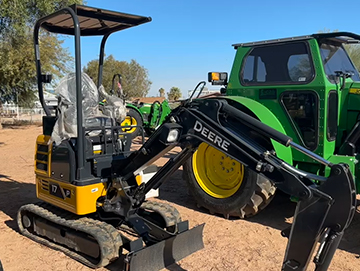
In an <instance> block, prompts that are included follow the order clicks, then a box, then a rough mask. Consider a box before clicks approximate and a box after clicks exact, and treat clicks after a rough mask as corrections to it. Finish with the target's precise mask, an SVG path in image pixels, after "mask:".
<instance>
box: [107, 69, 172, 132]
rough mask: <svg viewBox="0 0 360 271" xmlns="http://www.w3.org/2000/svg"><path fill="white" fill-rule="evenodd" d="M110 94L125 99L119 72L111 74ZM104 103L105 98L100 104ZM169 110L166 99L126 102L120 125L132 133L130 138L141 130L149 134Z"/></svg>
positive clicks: (160, 122) (162, 120)
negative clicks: (151, 101) (160, 100)
mask: <svg viewBox="0 0 360 271" xmlns="http://www.w3.org/2000/svg"><path fill="white" fill-rule="evenodd" d="M116 82H117V84H116ZM116 85H117V87H116ZM110 95H111V96H115V97H119V98H121V99H123V100H124V101H125V95H124V92H123V89H122V86H121V74H118V73H116V74H114V75H113V78H112V85H111V90H110ZM105 104H106V99H103V100H102V101H101V102H100V105H101V106H103V105H105ZM170 112H171V108H170V106H169V103H168V101H167V100H164V101H163V102H162V103H161V102H159V101H155V102H153V103H139V102H138V101H135V102H132V103H129V102H127V103H126V118H125V119H124V121H123V122H122V123H121V125H122V126H126V128H124V129H123V131H124V132H127V133H130V134H132V138H135V137H136V136H138V135H142V133H143V131H145V133H146V135H147V136H150V135H151V134H152V133H153V132H154V131H155V130H156V129H157V128H158V127H159V126H160V125H161V124H162V123H163V122H164V120H165V118H166V116H167V115H168V114H169V113H170Z"/></svg>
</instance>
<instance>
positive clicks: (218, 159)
mask: <svg viewBox="0 0 360 271" xmlns="http://www.w3.org/2000/svg"><path fill="white" fill-rule="evenodd" d="M357 43H360V36H359V35H357V34H353V33H348V32H337V33H322V34H313V35H308V36H301V37H292V38H285V39H276V40H267V41H261V42H251V43H242V44H235V45H233V46H234V48H235V50H236V55H235V59H234V63H233V67H232V70H231V73H230V76H229V78H228V75H227V73H217V72H211V73H209V82H211V83H212V84H213V85H222V86H224V87H223V88H221V90H220V92H221V93H222V94H223V95H224V96H225V97H226V99H227V100H228V102H229V103H231V104H232V105H233V106H235V107H236V108H238V109H240V110H242V111H243V112H245V113H247V114H249V115H251V116H253V117H255V118H256V119H258V120H260V121H261V122H263V123H265V124H267V125H269V126H271V127H273V128H275V129H276V130H278V131H280V132H282V133H284V134H286V135H288V136H289V137H291V138H293V140H294V142H296V143H297V144H299V145H301V146H302V148H303V150H304V151H305V150H310V151H313V152H314V153H316V154H318V155H319V156H321V157H323V158H324V159H327V160H329V161H331V162H332V163H334V164H335V163H340V162H344V163H347V164H348V165H349V166H350V170H351V172H352V174H353V176H354V177H355V181H356V187H357V191H356V192H357V193H359V191H360V175H359V169H360V165H359V163H358V160H359V158H360V157H359V156H360V155H359V151H360V141H359V137H360V75H359V72H358V70H357V69H356V67H355V65H354V63H353V62H352V60H351V58H350V57H349V55H348V54H347V51H346V50H345V48H346V46H349V45H348V44H357ZM252 137H253V139H254V140H257V141H261V142H262V143H263V144H267V145H268V147H269V148H271V149H272V150H273V152H275V153H276V154H277V156H278V157H280V158H281V159H283V160H284V161H286V162H288V163H289V164H291V165H293V166H295V167H296V168H298V169H301V170H305V171H307V172H312V173H315V174H321V175H324V176H328V175H329V171H327V170H325V167H324V165H323V163H322V162H323V161H321V160H320V161H319V159H316V158H314V157H313V158H309V157H308V156H306V155H304V153H303V152H302V151H301V150H300V151H298V150H294V149H293V150H290V149H289V148H286V147H284V146H282V145H280V144H279V143H277V142H275V141H273V140H271V141H269V140H268V139H266V138H263V137H262V136H260V135H259V134H256V133H254V134H253V136H252ZM264 157H265V158H266V153H264ZM183 169H184V170H183V174H184V179H185V180H186V182H187V184H188V186H189V191H190V193H191V194H192V195H193V196H194V198H195V200H196V201H197V204H198V205H199V206H202V207H204V208H206V209H208V210H209V211H210V213H218V214H222V215H224V216H225V217H227V218H228V217H230V216H235V217H240V218H247V217H251V216H254V215H256V214H257V213H258V212H260V211H261V210H262V209H264V208H265V207H266V206H267V205H268V204H269V203H270V201H271V200H272V198H273V197H274V195H275V192H276V183H272V182H270V181H269V180H268V179H266V178H263V177H261V176H260V175H258V174H257V173H255V172H254V171H251V170H249V169H248V168H247V167H246V165H243V164H240V163H238V162H237V161H235V160H233V159H232V158H231V157H229V156H227V155H225V154H224V153H222V152H220V151H218V150H216V149H214V148H213V147H211V146H209V145H208V144H206V143H202V144H201V145H200V147H199V148H198V150H197V151H196V152H195V153H194V154H193V156H192V157H191V159H189V160H188V161H187V162H186V163H185V164H184V165H183Z"/></svg>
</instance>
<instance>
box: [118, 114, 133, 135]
mask: <svg viewBox="0 0 360 271" xmlns="http://www.w3.org/2000/svg"><path fill="white" fill-rule="evenodd" d="M131 125H137V121H136V119H135V118H133V117H130V116H126V118H125V119H124V121H123V122H122V123H121V126H131ZM136 129H137V127H129V128H124V129H122V130H123V132H126V133H133V132H135V130H136Z"/></svg>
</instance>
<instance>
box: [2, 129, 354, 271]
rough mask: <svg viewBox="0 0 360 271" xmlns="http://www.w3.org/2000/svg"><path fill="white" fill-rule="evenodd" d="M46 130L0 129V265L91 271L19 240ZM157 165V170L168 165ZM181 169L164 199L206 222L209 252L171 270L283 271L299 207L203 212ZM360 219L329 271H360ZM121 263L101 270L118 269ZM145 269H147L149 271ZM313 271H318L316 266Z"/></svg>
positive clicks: (279, 200)
mask: <svg viewBox="0 0 360 271" xmlns="http://www.w3.org/2000/svg"><path fill="white" fill-rule="evenodd" d="M38 134H41V127H35V126H28V127H18V128H14V129H11V128H4V129H2V130H0V260H1V262H2V264H3V267H4V270H5V271H17V270H21V271H25V270H91V269H89V268H87V267H85V266H83V265H82V264H80V263H78V262H76V261H74V260H72V259H70V258H69V257H67V256H65V255H64V254H62V253H61V252H58V251H54V250H52V249H50V248H47V247H45V246H43V245H40V244H37V243H35V242H33V241H31V240H29V239H27V238H25V237H24V236H22V235H20V234H19V233H18V230H17V226H16V223H15V216H16V212H17V210H18V209H19V207H20V206H21V205H23V204H27V203H33V202H36V201H37V199H36V195H35V182H34V168H33V164H34V163H33V156H34V149H35V139H36V137H37V135H38ZM166 159H167V158H166V157H165V158H162V159H160V161H158V165H161V164H163V163H164V162H165V161H166ZM181 170H182V169H181V168H180V169H179V170H178V171H177V172H176V173H175V174H174V175H173V177H171V179H170V180H169V181H168V182H167V183H166V184H164V185H163V187H162V188H161V190H160V196H159V200H161V201H165V202H168V203H170V204H172V205H173V206H175V207H176V208H178V210H179V211H180V213H181V215H182V218H183V220H189V221H190V226H191V227H193V226H196V225H199V224H202V223H206V225H205V230H204V243H205V248H204V249H203V250H201V251H199V252H196V253H195V254H193V255H191V256H189V257H187V258H185V259H184V260H182V261H180V262H179V263H178V264H174V265H172V266H170V267H169V268H168V269H167V270H173V271H179V270H199V271H200V270H201V271H202V270H204V271H205V270H206V271H208V270H210V271H215V270H230V271H231V270H244V271H246V270H257V271H261V270H264V271H265V270H266V271H270V270H280V269H281V265H282V260H283V257H284V251H285V248H286V242H287V240H286V239H285V238H284V237H282V236H281V235H280V231H281V230H282V229H284V228H286V227H288V226H289V225H290V224H289V221H291V217H292V215H293V212H294V207H295V205H294V204H293V203H290V201H289V200H288V198H287V197H286V196H284V195H282V194H278V195H277V196H276V197H275V199H274V200H273V201H272V203H271V204H270V205H269V207H268V208H266V209H265V210H264V211H263V212H261V213H260V214H259V215H257V216H256V217H254V218H251V219H248V220H240V219H233V220H226V219H224V218H223V217H220V216H216V215H210V214H208V213H207V212H206V210H202V209H199V208H198V207H197V206H196V203H195V201H194V199H193V198H192V197H191V196H189V195H188V191H187V187H186V185H185V182H184V181H183V180H182V172H181ZM359 224H360V214H358V213H357V214H356V215H355V218H354V220H353V223H352V225H351V226H350V228H349V229H348V230H347V231H346V234H345V237H344V239H343V241H342V242H341V244H340V248H339V249H338V250H337V252H336V254H335V257H334V260H333V262H332V264H331V266H330V269H329V270H334V271H346V270H349V271H350V270H360V259H359V253H360V243H359V241H360V225H359ZM116 269H117V268H116V264H115V265H114V264H113V265H110V266H108V267H106V268H102V269H101V270H116ZM145 270H146V267H144V271H145ZM309 270H313V266H312V265H311V268H309Z"/></svg>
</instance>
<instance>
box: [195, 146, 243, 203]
mask: <svg viewBox="0 0 360 271" xmlns="http://www.w3.org/2000/svg"><path fill="white" fill-rule="evenodd" d="M192 166H193V171H194V175H195V179H196V181H197V183H198V184H199V185H200V187H201V188H202V189H203V190H204V191H205V192H206V193H207V194H209V195H210V196H212V197H215V198H228V197H230V196H232V195H233V194H235V192H236V191H238V190H239V188H240V186H241V183H242V181H243V179H244V165H243V164H241V163H239V162H238V161H236V160H234V159H232V158H230V157H229V156H227V155H225V154H224V153H222V152H220V151H218V150H217V149H215V148H213V147H211V146H210V145H208V144H206V143H201V144H200V146H199V148H198V150H197V151H196V152H195V153H194V155H193V163H192Z"/></svg>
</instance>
